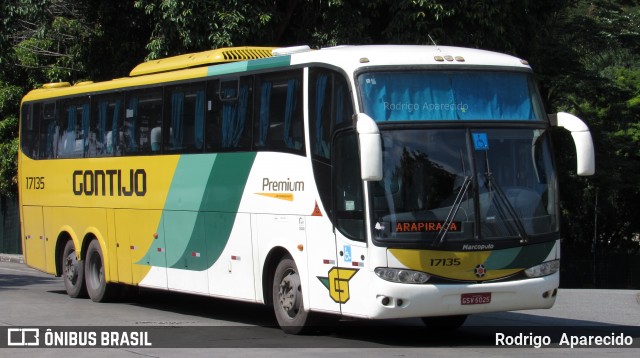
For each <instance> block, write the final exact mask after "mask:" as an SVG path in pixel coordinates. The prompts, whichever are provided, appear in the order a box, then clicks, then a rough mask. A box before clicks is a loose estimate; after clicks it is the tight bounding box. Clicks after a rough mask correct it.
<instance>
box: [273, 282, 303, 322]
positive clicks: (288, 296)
mask: <svg viewBox="0 0 640 358" xmlns="http://www.w3.org/2000/svg"><path fill="white" fill-rule="evenodd" d="M299 286H300V285H299V284H298V280H297V276H296V275H295V274H289V275H287V276H285V277H284V278H283V279H282V282H280V290H279V293H278V297H279V298H280V306H281V307H282V309H283V310H284V311H285V312H287V313H288V314H289V316H291V317H293V316H295V315H296V313H297V312H298V306H299V302H298V289H299Z"/></svg>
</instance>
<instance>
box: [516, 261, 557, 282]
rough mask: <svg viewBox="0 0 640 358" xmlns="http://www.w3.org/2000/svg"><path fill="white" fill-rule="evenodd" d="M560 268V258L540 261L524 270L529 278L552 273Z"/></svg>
mask: <svg viewBox="0 0 640 358" xmlns="http://www.w3.org/2000/svg"><path fill="white" fill-rule="evenodd" d="M558 270H560V260H553V261H547V262H544V263H541V264H540V265H537V266H533V267H530V268H528V269H526V270H524V273H525V275H527V277H530V278H534V277H542V276H549V275H552V274H554V273H556V272H558Z"/></svg>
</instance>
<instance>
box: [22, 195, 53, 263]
mask: <svg viewBox="0 0 640 358" xmlns="http://www.w3.org/2000/svg"><path fill="white" fill-rule="evenodd" d="M22 215H23V216H22V217H23V221H22V222H23V225H24V231H23V235H24V237H23V238H22V239H23V242H24V256H25V259H26V262H27V264H28V265H29V266H31V267H33V268H35V269H38V270H43V271H44V270H46V268H47V259H46V254H45V253H46V250H45V235H44V221H43V220H44V218H43V215H42V207H41V206H24V207H22Z"/></svg>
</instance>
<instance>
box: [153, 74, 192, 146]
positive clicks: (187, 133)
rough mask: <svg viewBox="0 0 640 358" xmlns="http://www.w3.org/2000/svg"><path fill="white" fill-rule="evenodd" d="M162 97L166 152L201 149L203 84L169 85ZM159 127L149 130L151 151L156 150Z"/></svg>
mask: <svg viewBox="0 0 640 358" xmlns="http://www.w3.org/2000/svg"><path fill="white" fill-rule="evenodd" d="M166 92H167V96H166V98H165V103H166V104H167V105H166V107H167V111H166V113H165V118H166V120H165V121H164V122H165V123H164V128H165V130H164V139H165V141H164V142H165V151H166V152H180V153H186V152H199V151H202V149H203V148H204V117H205V93H204V84H203V83H199V84H196V85H192V86H176V87H173V88H169V89H168V90H167V91H166ZM161 132H162V129H161V127H160V126H157V127H154V128H152V129H151V150H152V151H154V152H156V151H158V150H160V144H161V139H162V134H161Z"/></svg>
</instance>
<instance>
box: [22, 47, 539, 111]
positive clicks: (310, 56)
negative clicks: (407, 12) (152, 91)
mask: <svg viewBox="0 0 640 358" xmlns="http://www.w3.org/2000/svg"><path fill="white" fill-rule="evenodd" d="M300 48H301V47H300V46H298V47H293V48H291V49H292V51H290V52H288V51H287V49H288V48H271V47H235V48H221V49H215V50H210V51H204V52H199V53H193V54H185V55H179V56H173V57H169V58H165V59H160V60H152V61H147V62H144V63H141V64H140V65H138V66H136V67H135V68H134V69H133V70H132V71H131V73H130V77H124V78H117V79H113V80H110V81H103V82H95V83H94V82H90V81H85V82H80V83H76V84H75V85H70V84H69V83H68V82H58V83H49V84H45V85H43V87H42V88H38V89H35V90H32V91H30V92H29V93H28V94H27V95H26V96H25V97H24V98H23V101H31V100H42V99H47V98H55V97H63V96H70V95H75V94H81V93H95V92H100V91H106V90H113V89H118V88H126V87H137V86H145V85H152V84H155V83H163V82H173V81H181V80H188V79H196V78H204V77H207V76H213V75H221V76H224V75H225V74H238V73H242V72H249V71H253V70H258V69H265V68H278V67H287V66H290V65H304V64H314V63H315V64H327V65H332V66H336V67H340V68H342V69H343V70H344V71H345V72H346V73H348V74H352V73H354V71H356V70H358V69H360V68H364V67H377V66H403V65H408V66H425V65H433V66H443V67H446V66H450V65H458V66H488V67H494V66H495V67H516V68H518V67H519V68H524V69H530V67H529V65H528V63H527V62H526V61H524V60H521V59H519V58H516V57H513V56H510V55H506V54H501V53H497V52H490V51H485V50H478V49H469V48H462V47H449V46H420V45H364V46H336V47H329V48H323V49H320V50H309V51H300ZM274 50H275V51H274ZM272 51H273V53H276V52H277V54H278V55H272V54H271V53H272Z"/></svg>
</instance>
